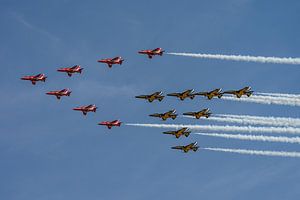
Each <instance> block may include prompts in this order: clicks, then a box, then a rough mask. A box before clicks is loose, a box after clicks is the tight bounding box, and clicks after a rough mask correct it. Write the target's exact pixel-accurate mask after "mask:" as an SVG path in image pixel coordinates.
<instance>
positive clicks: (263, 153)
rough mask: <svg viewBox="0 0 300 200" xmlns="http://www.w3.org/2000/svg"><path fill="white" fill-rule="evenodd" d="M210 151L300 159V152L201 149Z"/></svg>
mask: <svg viewBox="0 0 300 200" xmlns="http://www.w3.org/2000/svg"><path fill="white" fill-rule="evenodd" d="M201 149H204V150H209V151H218V152H228V153H239V154H248V155H260V156H281V157H294V158H300V152H287V151H258V150H249V149H225V148H209V147H208V148H201Z"/></svg>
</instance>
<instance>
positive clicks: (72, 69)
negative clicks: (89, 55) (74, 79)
mask: <svg viewBox="0 0 300 200" xmlns="http://www.w3.org/2000/svg"><path fill="white" fill-rule="evenodd" d="M82 70H83V68H81V67H80V65H74V66H73V67H65V68H60V69H58V70H57V71H58V72H66V73H67V74H68V76H70V77H71V76H72V74H73V73H80V74H81V72H82Z"/></svg>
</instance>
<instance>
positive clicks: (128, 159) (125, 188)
mask: <svg viewBox="0 0 300 200" xmlns="http://www.w3.org/2000/svg"><path fill="white" fill-rule="evenodd" d="M299 9H300V2H299V1H296V0H292V1H288V2H284V1H279V0H274V1H272V2H270V1H257V0H256V1H255V0H230V1H226V2H225V1H216V0H210V1H189V2H183V1H135V0H133V1H130V2H129V1H114V0H112V1H92V0H91V1H86V2H83V1H69V0H64V1H31V0H28V1H6V0H2V1H1V2H0V11H1V12H0V16H1V17H0V25H1V27H2V28H1V37H0V43H1V45H0V64H1V75H0V76H1V79H0V89H1V91H2V95H1V100H0V102H1V103H0V110H1V111H2V112H1V115H0V120H1V126H0V160H1V165H0V169H1V170H0V177H1V179H0V198H1V199H6V200H27V199H31V200H35V199H36V200H48V199H49V200H50V199H51V200H53V199H57V200H60V199H72V200H77V199H78V200H79V199H91V200H93V199H108V200H109V199H130V200H134V199H182V198H187V197H188V198H197V199H200V198H202V199H298V198H299V195H300V191H299V187H298V185H299V178H300V171H299V167H298V166H299V164H300V160H299V159H292V158H276V157H260V156H245V155H236V154H227V153H226V154H225V153H216V152H207V151H198V152H196V153H190V154H183V153H180V152H176V151H172V150H171V149H170V146H173V145H178V144H186V143H189V142H192V141H198V143H199V144H200V146H204V147H208V146H209V147H228V148H249V149H259V150H260V149H263V150H286V151H300V148H299V147H298V146H297V145H287V144H282V143H262V142H246V141H236V140H225V139H219V138H208V137H201V136H197V135H192V136H191V137H189V138H184V139H183V138H182V139H179V140H176V139H175V138H172V137H168V136H166V135H162V134H161V132H162V131H163V129H162V130H160V129H151V128H138V127H128V126H122V127H120V128H115V129H112V130H110V131H108V130H107V129H106V128H105V127H100V126H97V123H98V122H99V121H102V120H113V119H120V120H122V121H124V122H133V123H160V121H159V120H157V119H152V118H150V117H148V116H147V115H148V114H150V113H153V112H161V111H166V110H169V109H172V108H176V109H177V110H178V112H179V113H182V112H185V111H193V110H200V109H202V108H206V107H209V108H210V109H211V111H212V112H213V113H221V114H249V115H262V116H288V117H300V114H299V108H296V107H288V106H278V105H274V106H268V105H258V104H248V103H239V102H226V101H221V100H215V101H207V100H205V99H204V98H196V99H195V100H194V101H190V100H187V101H184V102H180V101H178V100H177V99H174V98H166V99H165V101H163V102H161V103H159V102H155V103H153V104H149V103H147V102H144V101H141V100H137V99H135V98H134V96H135V95H138V94H145V93H151V92H154V91H160V90H162V91H164V92H175V91H182V90H185V89H190V88H194V89H195V90H196V91H201V90H210V89H214V88H217V87H222V88H224V89H235V88H241V87H243V86H246V85H250V86H252V88H253V90H255V91H259V92H280V93H300V91H299V87H298V85H299V82H300V80H299V68H298V66H289V65H275V64H259V63H242V62H230V61H216V60H202V59H196V58H188V57H176V56H170V55H165V56H163V57H155V58H154V59H152V60H149V59H147V58H146V56H142V55H138V54H137V51H138V50H141V49H148V48H156V47H162V48H164V49H165V50H166V51H168V52H193V53H222V54H242V55H262V56H278V57H289V56H291V57H299V54H298V52H299V50H300V47H299V46H300V39H299V34H300V28H299V26H298V24H299V17H300V13H299ZM118 55H120V56H122V57H124V58H125V62H124V64H123V65H122V66H114V67H113V68H112V69H108V68H107V67H106V66H105V65H104V64H100V63H97V62H96V60H97V59H99V58H106V57H114V56H118ZM75 64H80V65H81V66H82V67H84V73H83V74H82V75H80V76H78V75H75V76H73V77H72V78H69V77H67V76H66V74H62V73H58V72H56V69H57V68H59V67H62V66H70V65H75ZM41 72H43V73H46V75H47V76H48V80H47V82H46V83H38V84H37V85H36V86H32V85H31V84H30V83H29V82H25V81H21V80H19V78H20V77H21V76H23V75H28V74H37V73H41ZM63 88H70V89H71V90H72V91H73V93H72V94H71V97H69V98H63V99H62V100H61V101H57V100H56V99H55V98H54V97H49V96H47V95H45V92H47V91H49V90H55V89H63ZM92 103H95V104H96V105H97V106H98V107H99V110H98V112H97V113H96V114H94V113H91V114H88V116H87V117H83V116H82V115H81V114H80V113H78V112H75V111H72V110H71V109H72V108H73V107H75V106H80V105H85V104H92ZM174 123H189V124H190V123H194V124H199V123H203V124H207V123H208V122H204V121H195V120H191V119H185V118H180V119H178V120H176V121H174ZM209 123H210V124H213V123H212V122H209Z"/></svg>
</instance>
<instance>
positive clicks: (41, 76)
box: [21, 74, 47, 85]
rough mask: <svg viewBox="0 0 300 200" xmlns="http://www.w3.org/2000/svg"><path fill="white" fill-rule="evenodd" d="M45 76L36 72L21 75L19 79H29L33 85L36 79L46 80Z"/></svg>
mask: <svg viewBox="0 0 300 200" xmlns="http://www.w3.org/2000/svg"><path fill="white" fill-rule="evenodd" d="M46 78H47V76H45V74H38V75H35V76H23V77H22V78H21V80H26V81H31V83H32V85H35V83H36V82H37V81H43V82H45V81H46Z"/></svg>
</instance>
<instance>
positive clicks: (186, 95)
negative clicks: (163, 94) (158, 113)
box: [167, 89, 195, 101]
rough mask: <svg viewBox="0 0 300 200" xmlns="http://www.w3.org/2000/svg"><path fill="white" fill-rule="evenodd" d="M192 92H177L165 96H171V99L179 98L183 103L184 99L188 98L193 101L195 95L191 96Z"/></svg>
mask: <svg viewBox="0 0 300 200" xmlns="http://www.w3.org/2000/svg"><path fill="white" fill-rule="evenodd" d="M193 92H194V90H193V89H192V90H186V91H183V92H181V93H180V92H178V93H170V94H167V96H171V97H177V98H179V99H180V100H181V101H183V100H184V99H186V98H190V99H194V97H195V95H194V94H193Z"/></svg>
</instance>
